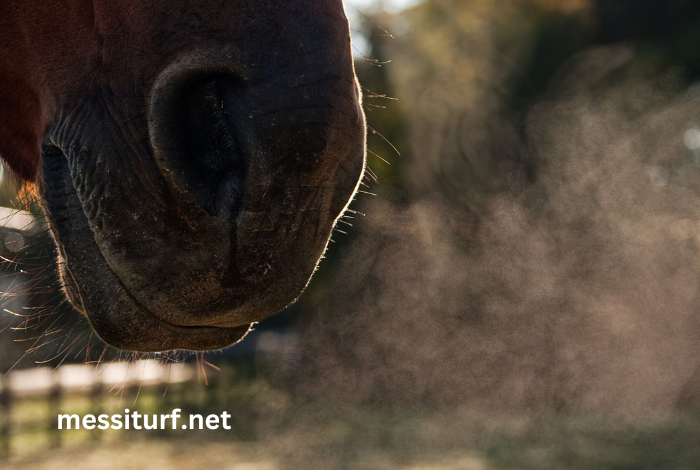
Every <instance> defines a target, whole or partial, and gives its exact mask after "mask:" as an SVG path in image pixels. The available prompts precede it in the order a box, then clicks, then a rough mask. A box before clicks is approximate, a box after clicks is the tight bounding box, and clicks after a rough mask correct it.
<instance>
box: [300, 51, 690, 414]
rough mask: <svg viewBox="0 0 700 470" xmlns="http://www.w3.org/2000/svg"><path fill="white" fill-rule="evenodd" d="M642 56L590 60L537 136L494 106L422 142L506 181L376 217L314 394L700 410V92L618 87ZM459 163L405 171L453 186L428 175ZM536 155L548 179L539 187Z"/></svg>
mask: <svg viewBox="0 0 700 470" xmlns="http://www.w3.org/2000/svg"><path fill="white" fill-rule="evenodd" d="M634 57H635V51H634V50H633V49H632V48H629V47H620V46H609V47H599V48H594V49H590V50H588V51H586V52H584V53H582V54H579V55H577V56H576V57H575V58H574V59H573V60H572V61H570V62H569V63H568V64H567V66H566V67H564V69H563V70H562V71H560V73H559V74H558V77H557V79H556V80H555V81H554V82H553V83H552V84H551V85H550V86H549V88H548V90H547V92H546V93H545V94H543V98H542V99H540V100H539V102H538V103H537V104H536V105H535V106H533V107H531V108H530V109H529V110H528V112H527V114H526V117H525V119H524V122H525V123H526V124H525V128H524V131H523V133H522V135H521V136H520V135H519V134H518V132H516V131H514V130H513V131H509V132H505V133H503V132H502V129H506V130H509V129H512V128H513V125H512V123H511V122H508V121H507V119H506V118H504V117H502V116H501V114H499V112H498V111H497V106H495V105H493V106H490V107H488V106H487V107H479V108H476V111H475V112H474V113H473V114H471V115H470V114H469V113H466V114H465V116H466V118H465V121H464V122H463V123H462V125H460V126H457V127H454V126H453V127H452V129H451V130H448V131H445V132H443V133H442V134H440V133H439V132H438V129H436V126H434V125H433V126H427V128H426V130H427V132H428V134H426V133H417V134H415V139H416V141H420V142H423V145H424V146H425V145H426V144H425V142H426V141H429V142H430V145H432V146H435V147H437V148H440V146H441V145H443V144H444V142H441V141H440V139H445V138H446V137H445V136H446V135H447V136H448V137H447V138H448V139H457V140H459V142H460V144H459V145H462V144H464V146H463V147H462V152H464V154H466V155H467V159H466V160H467V163H466V164H465V163H464V161H462V162H461V164H465V165H466V167H463V169H464V168H466V169H465V170H464V172H465V173H468V172H469V171H471V172H472V173H470V174H471V175H472V176H474V171H477V172H478V171H479V169H478V168H477V169H476V170H475V167H474V165H471V164H470V162H469V161H468V159H469V158H470V157H471V155H469V152H470V149H472V150H475V151H478V152H481V153H480V154H479V155H477V157H478V158H479V159H480V161H487V162H488V161H490V162H493V161H498V160H503V161H505V164H498V165H493V166H490V167H489V166H488V165H486V166H484V167H483V168H486V170H484V172H485V173H488V176H489V177H491V178H492V179H493V181H495V182H496V183H497V184H495V185H493V184H488V185H481V186H479V185H478V184H472V182H471V180H470V179H469V178H466V179H465V183H466V184H465V191H464V192H462V193H460V194H459V195H458V197H449V196H446V195H445V193H444V191H440V190H437V189H436V191H435V192H434V194H430V192H427V193H426V192H424V193H423V194H424V196H423V197H422V198H421V200H419V201H417V202H415V203H413V204H411V205H410V206H400V205H395V204H393V203H391V202H388V201H385V200H383V199H382V197H381V194H380V197H379V198H375V199H373V200H371V201H366V202H365V204H364V206H363V211H365V212H367V217H366V218H364V219H363V220H362V221H361V222H360V223H359V224H356V225H357V227H358V228H357V229H356V230H355V232H354V235H353V240H352V242H351V244H350V247H349V248H346V249H345V251H344V253H343V255H342V258H343V259H342V261H341V262H340V266H339V268H338V269H337V276H336V277H335V281H334V283H332V285H331V286H330V287H329V291H328V292H327V293H326V295H324V296H321V300H319V301H318V303H317V305H315V312H316V313H315V316H314V318H313V320H312V321H311V322H310V324H309V325H308V326H307V327H306V328H305V329H304V338H303V340H302V342H303V343H304V344H306V351H305V361H304V364H305V367H306V369H305V377H307V380H305V381H304V384H302V385H301V388H302V389H304V390H306V391H307V392H309V393H312V394H316V395H326V396H329V397H334V399H341V400H348V401H352V402H369V403H381V404H387V403H402V404H416V405H421V404H425V403H438V404H439V403H449V404H459V405H467V406H473V407H477V408H485V409H511V410H521V411H522V410H527V409H531V408H534V409H552V410H564V411H571V412H575V413H577V412H584V413H587V412H591V411H592V412H613V413H616V414H621V415H630V416H647V415H648V414H649V413H653V414H658V413H668V412H672V411H674V410H678V409H679V407H685V406H691V405H693V406H694V405H695V403H696V400H697V398H700V375H698V369H699V368H700V354H698V347H697V346H698V344H700V296H699V295H698V294H699V293H700V289H699V287H700V258H699V250H700V148H699V147H700V145H697V144H698V143H700V142H697V143H696V141H695V140H693V139H694V138H695V137H694V136H696V134H698V132H697V129H699V128H700V86H697V85H692V86H687V84H686V82H685V81H684V77H683V74H682V71H679V70H670V71H667V72H665V73H663V74H661V75H654V76H644V74H638V73H636V72H635V73H626V74H618V75H621V76H618V75H615V74H616V73H617V71H619V70H623V69H624V68H625V67H632V69H633V72H634ZM630 64H632V65H630ZM625 70H626V69H625ZM611 76H612V77H614V79H611ZM426 93H427V92H426ZM430 93H433V94H435V93H439V91H436V89H435V88H434V87H433V88H431V90H430ZM419 101H420V100H419ZM494 110H496V111H494ZM443 112H444V113H447V114H449V113H448V110H443ZM423 113H424V116H425V115H427V114H429V113H427V111H425V109H424V108H423ZM435 116H436V117H435V119H436V120H438V121H439V119H440V115H439V114H438V115H435ZM470 123H471V124H473V125H469V124H470ZM484 123H486V129H487V135H484V132H485V131H484V129H485V125H484ZM421 124H423V121H421V120H420V118H419V119H417V124H416V126H420V125H421ZM453 124H454V123H451V124H450V125H453ZM444 130H445V129H443V131H444ZM501 135H502V136H503V139H501V140H499V138H500V136H501ZM698 135H700V134H698ZM429 139H432V140H429ZM480 142H482V143H483V142H488V143H489V145H479V143H480ZM493 142H495V144H492V143H493ZM471 144H473V145H472V146H471V147H470V145H471ZM418 147H419V148H420V144H419V145H418ZM442 148H444V145H443V147H442ZM504 148H508V149H510V150H509V151H510V152H511V154H512V155H511V156H507V158H502V157H503V154H502V153H500V152H501V151H502V149H504ZM489 151H493V152H496V153H494V154H493V155H491V156H492V158H491V159H490V160H489V158H488V157H489V154H488V152H489ZM455 155H457V156H459V152H457V153H452V154H451V153H450V152H444V151H443V152H439V151H437V152H432V153H431V152H425V153H421V152H417V157H416V162H415V163H413V164H412V166H410V167H409V168H408V171H409V172H410V171H413V172H414V175H413V176H414V178H416V179H417V180H423V181H430V178H434V180H433V183H432V184H434V185H436V188H437V186H438V185H439V184H440V182H441V181H442V179H441V178H438V177H435V174H436V172H432V173H431V172H430V171H429V170H428V168H430V167H433V168H436V167H442V168H444V167H445V166H448V167H449V166H450V165H452V168H458V167H459V165H460V162H457V163H455V161H454V158H457V157H455ZM446 158H453V160H452V161H445V159H446ZM525 159H528V160H530V161H534V162H536V163H537V175H536V177H535V178H534V181H529V180H528V178H527V175H526V174H525V171H524V170H522V169H521V166H519V162H521V161H523V160H525ZM452 174H453V175H460V173H459V172H457V170H454V171H453V172H452ZM483 180H484V178H480V181H483ZM457 183H459V181H457ZM423 184H425V183H423ZM494 188H496V189H494ZM440 189H444V186H443V187H441V188H440ZM380 190H381V188H380ZM465 198H466V199H468V200H467V201H466V202H465V201H464V199H465ZM696 382H697V383H696Z"/></svg>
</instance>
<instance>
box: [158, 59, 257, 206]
mask: <svg viewBox="0 0 700 470" xmlns="http://www.w3.org/2000/svg"><path fill="white" fill-rule="evenodd" d="M177 72H178V71H176V72H171V71H168V72H166V73H165V74H164V75H165V76H164V77H161V78H159V80H158V81H157V82H156V86H155V88H154V92H153V95H152V98H151V103H150V114H149V131H150V138H151V146H152V149H153V154H154V158H155V161H156V163H157V165H158V167H159V168H160V170H161V172H162V174H163V176H164V177H165V179H166V181H167V182H168V183H169V185H170V186H171V189H172V190H173V191H174V193H175V194H176V195H177V196H178V197H179V198H180V199H185V200H187V201H188V202H190V203H191V204H193V205H194V206H195V207H197V208H198V209H203V210H205V211H206V212H208V213H209V214H211V215H216V214H219V213H226V214H230V213H231V212H232V211H236V210H237V208H238V206H239V205H240V202H241V198H242V188H243V183H244V179H245V175H246V172H247V162H248V158H247V156H248V155H249V153H250V150H249V149H250V146H251V142H250V139H251V136H253V135H254V133H253V132H249V130H248V129H247V127H248V126H249V125H250V124H249V123H248V122H247V120H246V119H245V116H246V114H245V108H246V105H245V102H244V101H245V84H244V81H243V80H242V79H241V78H239V77H238V76H236V75H235V74H233V73H231V72H228V71H221V70H218V71H211V70H207V69H206V68H204V69H199V68H196V67H193V68H185V69H184V70H183V71H182V72H181V73H177ZM243 136H245V138H243Z"/></svg>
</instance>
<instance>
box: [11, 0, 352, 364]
mask: <svg viewBox="0 0 700 470" xmlns="http://www.w3.org/2000/svg"><path fill="white" fill-rule="evenodd" d="M361 101H362V94H361V91H360V88H359V85H358V82H357V79H356V76H355V70H354V65H353V56H352V50H351V39H350V32H349V27H348V21H347V18H346V15H345V13H344V10H343V5H342V2H341V0H287V1H284V2H280V1H276V0H218V1H214V0H206V1H204V0H55V1H51V2H46V1H43V0H3V1H2V2H0V156H1V157H2V159H3V161H4V163H5V165H6V167H7V168H9V169H10V170H11V172H12V173H13V174H14V175H16V177H17V178H19V179H21V180H22V181H25V182H27V183H29V184H33V185H35V187H36V188H37V193H38V195H39V197H40V200H41V203H42V206H43V210H44V211H45V215H46V218H47V220H48V224H49V228H50V231H51V234H52V238H53V239H54V241H55V246H56V253H57V254H56V258H57V266H58V271H59V273H58V275H59V278H60V281H61V285H62V289H63V291H64V293H65V296H66V297H67V299H68V300H69V302H70V303H71V304H72V306H73V307H74V308H75V309H77V310H78V311H79V312H80V313H81V314H82V315H84V316H85V317H86V318H87V319H88V320H89V322H90V324H91V326H92V328H93V329H94V331H95V332H96V333H97V334H98V335H99V336H100V337H101V338H102V339H103V340H104V341H105V342H106V343H108V344H110V345H112V346H114V347H116V348H119V349H123V350H129V351H139V352H154V351H167V350H176V349H185V350H209V349H219V348H223V347H226V346H229V345H232V344H234V343H236V342H238V341H239V340H241V339H242V338H243V337H244V336H245V335H246V333H247V332H248V331H249V328H250V326H251V324H253V323H254V322H257V321H260V320H262V319H264V318H267V317H269V316H270V315H272V314H274V313H276V312H278V311H279V310H281V309H283V308H284V307H286V306H287V305H289V304H290V303H292V302H294V301H295V300H296V299H297V298H298V296H299V295H300V293H301V292H302V291H303V289H304V288H305V286H306V285H307V283H308V282H309V280H310V278H311V276H312V275H313V273H314V271H315V270H316V268H317V265H318V263H319V260H320V259H321V258H322V256H323V254H324V252H325V250H326V249H327V245H328V242H329V239H330V236H331V233H332V231H333V229H334V226H335V225H336V223H337V221H338V219H339V218H340V217H341V216H342V214H343V213H344V211H345V210H346V209H347V207H348V204H349V203H350V201H352V199H353V197H354V195H355V194H356V191H357V189H358V185H359V184H360V181H361V179H362V175H363V171H364V168H365V159H366V148H365V140H366V125H365V117H364V114H363V110H362V104H361Z"/></svg>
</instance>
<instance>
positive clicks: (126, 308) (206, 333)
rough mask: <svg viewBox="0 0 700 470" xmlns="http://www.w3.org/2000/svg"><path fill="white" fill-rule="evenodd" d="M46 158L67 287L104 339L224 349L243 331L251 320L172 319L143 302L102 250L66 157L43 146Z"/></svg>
mask: <svg viewBox="0 0 700 470" xmlns="http://www.w3.org/2000/svg"><path fill="white" fill-rule="evenodd" d="M43 163H44V174H45V179H44V181H43V186H42V188H41V189H42V192H43V193H44V194H45V197H44V201H45V208H44V209H45V211H46V212H47V214H48V216H49V218H50V220H51V224H50V226H51V230H52V232H53V236H54V240H55V241H56V246H57V251H58V258H59V269H60V271H61V279H62V281H63V284H64V291H65V294H66V296H67V297H68V299H69V300H70V301H71V303H72V304H73V306H74V307H75V308H76V309H77V310H79V311H80V312H81V313H82V314H83V315H85V316H86V317H87V318H88V320H89V322H90V324H91V326H92V327H93V329H94V330H95V332H96V333H97V334H98V335H99V336H100V338H102V340H104V341H105V342H106V343H108V344H110V345H111V346H114V347H117V348H119V349H123V350H129V351H139V352H159V351H168V350H180V349H185V350H187V349H189V350H212V349H221V348H224V347H227V346H230V345H232V344H235V343H237V342H238V341H240V340H241V339H243V338H244V337H245V335H246V334H247V333H248V331H249V329H250V324H245V325H241V326H235V327H230V328H219V327H212V326H180V325H173V324H171V323H168V322H167V321H164V320H162V319H161V318H159V317H158V316H156V315H154V314H153V313H152V312H151V311H149V310H148V309H147V308H146V307H144V306H143V305H141V304H140V303H139V302H138V300H136V299H135V298H134V297H133V296H132V295H131V294H130V293H129V291H128V290H127V289H126V288H124V286H123V284H122V282H121V280H120V279H119V278H118V276H117V275H116V274H115V273H114V272H113V271H112V270H111V268H110V267H109V264H108V263H107V261H106V260H105V258H104V256H103V254H102V253H101V252H100V249H99V247H98V245H97V243H96V242H95V239H94V236H93V233H92V230H91V229H90V226H89V223H88V219H87V217H86V215H85V213H84V210H83V205H82V203H81V201H80V198H79V197H78V193H77V191H76V189H75V187H74V185H73V183H72V178H71V176H70V171H69V169H68V162H67V160H66V158H65V157H64V156H63V155H62V153H59V152H50V151H48V152H47V151H44V155H43ZM47 194H61V197H59V198H55V197H46V195H47Z"/></svg>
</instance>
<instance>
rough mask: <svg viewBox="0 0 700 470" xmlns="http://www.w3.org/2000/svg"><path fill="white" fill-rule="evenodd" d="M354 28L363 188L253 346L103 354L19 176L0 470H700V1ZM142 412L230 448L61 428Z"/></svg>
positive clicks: (542, 7) (479, 5) (381, 15)
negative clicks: (178, 415)
mask: <svg viewBox="0 0 700 470" xmlns="http://www.w3.org/2000/svg"><path fill="white" fill-rule="evenodd" d="M346 11H347V13H348V16H349V18H350V21H351V28H352V30H353V47H354V52H355V56H356V69H357V73H358V76H359V77H360V81H361V84H362V86H363V90H364V95H365V98H364V107H365V110H366V113H367V116H368V124H369V156H368V159H369V170H368V173H367V176H366V178H365V181H364V184H363V187H362V193H361V194H359V195H358V197H357V198H356V201H355V202H354V203H353V204H352V206H351V208H352V212H351V213H350V215H351V216H352V219H351V220H350V219H348V220H347V222H348V223H347V224H342V225H341V226H339V227H338V228H339V230H338V231H337V233H335V234H334V236H333V241H334V243H333V244H332V246H331V249H330V250H329V252H328V254H327V256H326V260H325V261H324V262H323V263H322V265H321V268H320V270H319V272H318V273H317V274H316V276H315V277H314V279H313V280H312V282H311V284H310V286H309V287H308V289H307V290H306V291H305V293H304V294H303V295H302V297H301V299H300V300H299V302H297V303H296V304H295V305H293V306H291V307H289V308H288V309H286V310H285V311H283V312H281V313H280V314H278V315H276V316H275V317H273V318H270V319H269V320H266V321H264V322H262V323H260V324H259V325H258V326H257V328H256V331H255V332H254V333H252V334H251V335H250V336H249V337H248V338H246V339H245V341H243V342H242V343H241V344H240V345H237V346H235V347H232V348H228V349H226V350H224V351H219V352H213V353H207V354H204V355H187V354H185V353H179V354H162V355H157V356H153V355H149V356H143V357H141V356H136V357H135V356H131V355H127V354H119V353H118V352H115V351H111V350H109V349H106V350H105V349H104V348H103V346H102V345H100V344H98V341H97V339H96V338H94V337H93V336H92V335H91V333H90V330H89V328H87V326H86V325H85V324H84V323H82V322H81V321H80V319H79V318H76V316H75V314H73V313H72V312H71V311H70V310H69V309H67V308H66V307H65V305H63V301H62V300H61V297H60V295H58V293H57V292H56V290H55V287H53V286H55V283H56V280H55V277H53V269H54V268H53V267H52V266H51V265H50V260H51V256H52V248H51V244H50V242H49V240H48V238H47V236H46V233H45V226H44V225H43V224H42V222H41V215H40V214H39V212H37V211H36V210H34V209H33V208H32V207H31V206H30V207H26V208H27V209H29V210H28V211H21V212H18V211H17V210H16V209H12V207H13V206H14V205H16V204H17V200H18V197H17V195H16V193H17V188H16V185H14V184H13V182H12V179H11V178H5V179H4V180H3V188H2V190H0V193H2V197H1V198H2V201H0V202H2V204H3V205H4V206H7V207H8V208H7V209H6V210H5V209H0V211H2V210H4V211H5V212H3V213H0V218H2V219H3V220H4V221H5V227H4V229H3V231H2V234H1V237H2V243H1V244H0V247H1V251H2V252H1V253H0V255H1V256H2V257H3V259H4V264H3V265H2V266H3V267H2V270H3V273H2V277H0V288H1V289H2V290H3V291H4V292H6V294H5V299H4V305H3V308H4V312H3V314H2V316H0V328H5V331H4V332H3V333H2V334H1V335H0V371H1V372H2V373H6V372H7V373H6V374H5V375H4V376H3V379H2V382H1V384H2V385H1V388H0V390H2V391H1V392H0V453H2V458H3V459H4V460H3V461H2V462H0V467H1V468H7V469H20V468H21V469H28V468H38V469H39V468H41V469H43V468H47V469H48V468H51V469H61V468H68V467H70V468H72V469H74V470H77V469H82V468H85V469H88V468H89V469H94V468H129V469H132V468H134V469H141V468H143V469H146V468H157V469H169V468H173V469H186V468H187V469H188V468H202V467H204V466H205V465H206V466H209V468H216V469H219V468H222V469H229V468H230V469H245V470H253V469H261V470H263V469H264V470H272V469H275V470H276V469H280V470H286V469H336V468H338V469H356V468H357V469H412V470H418V469H430V470H443V469H445V470H447V469H487V468H492V469H515V468H523V469H526V468H532V469H540V468H543V469H549V468H551V469H559V468H561V469H583V468H600V469H608V468H610V469H657V468H664V469H691V468H698V467H700V415H699V414H698V413H699V412H700V347H699V345H700V295H699V294H700V289H699V285H700V284H699V281H700V2H695V1H692V0H497V1H494V0H392V1H388V0H387V1H383V2H378V1H373V0H354V1H348V2H346ZM25 206H26V204H25ZM42 332H47V334H45V335H43V336H42V335H41V333H42ZM27 351H29V353H26V352H27ZM10 369H12V370H11V371H10ZM8 371H9V372H8ZM127 407H131V408H132V409H138V410H139V411H140V412H142V413H168V412H169V411H170V410H172V409H173V408H177V407H179V408H183V413H219V414H220V413H221V412H222V411H224V410H226V411H228V412H230V413H231V414H232V415H233V416H234V417H233V423H232V424H233V430H231V431H201V432H197V431H181V430H177V431H162V432H156V431H147V432H146V431H140V432H139V431H136V432H128V431H108V432H86V431H61V432H60V433H59V432H57V431H56V429H55V428H56V414H57V413H58V412H61V413H81V414H84V413H97V412H98V411H99V412H106V413H117V412H121V410H123V409H124V408H127ZM96 410H97V411H96Z"/></svg>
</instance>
